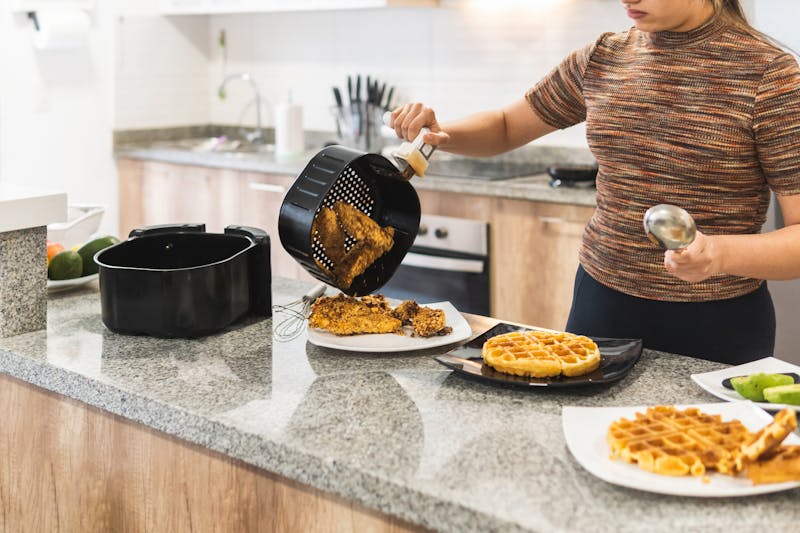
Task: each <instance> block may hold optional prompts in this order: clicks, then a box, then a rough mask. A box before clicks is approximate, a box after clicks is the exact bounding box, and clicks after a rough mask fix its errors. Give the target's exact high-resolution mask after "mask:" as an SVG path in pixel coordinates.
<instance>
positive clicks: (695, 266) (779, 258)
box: [664, 195, 800, 282]
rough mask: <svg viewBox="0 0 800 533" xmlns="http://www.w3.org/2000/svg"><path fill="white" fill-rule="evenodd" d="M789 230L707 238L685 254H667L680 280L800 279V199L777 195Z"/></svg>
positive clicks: (669, 267) (700, 237)
mask: <svg viewBox="0 0 800 533" xmlns="http://www.w3.org/2000/svg"><path fill="white" fill-rule="evenodd" d="M777 198H778V204H779V205H780V207H781V212H782V213H783V221H784V224H785V227H783V228H781V229H778V230H775V231H770V232H768V233H760V234H754V235H703V234H701V233H698V235H697V239H695V241H694V242H693V243H692V245H691V246H689V247H688V248H686V249H685V250H683V251H682V252H681V253H675V252H672V251H668V252H666V253H665V254H664V266H665V267H666V269H667V271H668V272H670V273H671V274H673V275H675V276H677V277H678V278H680V279H682V280H684V281H689V282H698V281H703V280H704V279H706V278H708V277H710V276H714V275H717V274H729V275H732V276H742V277H748V278H756V279H766V280H783V279H795V278H800V195H792V196H781V195H777Z"/></svg>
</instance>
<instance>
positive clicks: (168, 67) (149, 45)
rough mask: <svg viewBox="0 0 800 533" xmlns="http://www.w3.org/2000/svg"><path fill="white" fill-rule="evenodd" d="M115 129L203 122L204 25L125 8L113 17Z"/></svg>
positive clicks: (198, 20)
mask: <svg viewBox="0 0 800 533" xmlns="http://www.w3.org/2000/svg"><path fill="white" fill-rule="evenodd" d="M114 29H115V32H116V61H115V64H116V70H115V80H116V87H117V94H116V108H115V113H116V118H115V127H116V128H117V129H136V128H154V127H166V126H181V125H188V124H205V123H208V121H209V118H210V113H209V101H210V99H211V95H210V94H209V93H208V90H209V89H208V88H209V50H210V42H209V37H208V36H209V21H208V17H205V16H191V17H163V16H160V15H157V14H153V13H151V12H147V11H145V12H143V13H142V12H131V11H129V10H126V11H125V12H124V14H120V15H119V16H118V17H116V19H115V28H114Z"/></svg>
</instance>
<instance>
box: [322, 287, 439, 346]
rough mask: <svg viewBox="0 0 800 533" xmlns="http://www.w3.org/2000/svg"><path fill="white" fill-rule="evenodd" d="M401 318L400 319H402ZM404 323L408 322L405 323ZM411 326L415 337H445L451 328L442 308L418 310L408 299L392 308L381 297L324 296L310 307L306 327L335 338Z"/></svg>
mask: <svg viewBox="0 0 800 533" xmlns="http://www.w3.org/2000/svg"><path fill="white" fill-rule="evenodd" d="M401 317H402V318H401ZM405 320H407V321H408V322H407V323H404V321H405ZM409 324H410V325H412V326H413V329H414V335H415V336H417V337H433V336H436V335H447V334H449V333H451V332H452V331H453V328H451V327H450V326H448V325H447V324H446V322H445V314H444V311H443V310H441V309H432V308H429V307H421V306H420V305H419V304H417V302H415V301H413V300H407V301H405V302H403V303H401V304H400V305H398V306H397V307H396V308H394V309H392V307H391V305H389V302H388V301H387V300H386V298H385V297H384V296H383V295H382V294H373V295H368V296H362V297H361V298H357V297H353V296H345V295H344V294H340V295H338V296H325V297H321V298H319V299H317V301H315V302H314V303H313V304H312V306H311V315H310V316H309V317H308V326H309V327H311V328H318V329H324V330H327V331H330V332H331V333H333V334H335V335H359V334H364V333H398V334H400V335H403V326H404V325H409Z"/></svg>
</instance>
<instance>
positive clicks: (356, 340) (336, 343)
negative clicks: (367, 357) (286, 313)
mask: <svg viewBox="0 0 800 533" xmlns="http://www.w3.org/2000/svg"><path fill="white" fill-rule="evenodd" d="M337 298H340V299H343V298H344V296H339V297H337ZM365 298H366V299H372V300H375V301H377V303H378V304H379V305H380V306H383V305H384V302H385V303H386V304H389V305H395V304H397V301H395V300H392V299H386V298H383V297H382V296H380V295H373V296H366V297H362V300H363V299H365ZM350 300H353V299H352V298H351V299H350ZM330 301H333V300H330ZM372 303H374V302H370V304H372ZM404 303H413V302H412V301H410V300H409V301H407V302H404ZM401 305H402V304H401ZM416 305H417V304H415V306H416ZM417 307H418V309H428V310H432V311H433V310H437V309H441V310H442V311H443V312H444V322H445V323H446V325H447V328H449V329H448V331H449V332H447V333H445V332H442V333H441V334H434V335H432V336H429V337H424V336H420V335H416V334H415V330H414V329H413V328H412V327H410V326H408V325H405V326H403V327H402V329H400V330H398V331H397V332H394V333H360V334H347V335H336V334H334V333H331V332H330V331H326V330H324V329H320V328H317V327H312V324H315V323H316V322H315V321H314V320H311V321H310V322H309V328H308V342H310V343H311V344H314V345H316V346H322V347H324V348H333V349H335V350H344V351H349V352H373V353H378V352H406V351H412V350H426V349H428V348H436V347H438V346H447V345H449V344H454V343H457V342H461V341H464V340H466V339H468V338H470V336H472V328H471V327H470V326H469V323H468V322H467V321H466V319H465V318H464V317H463V316H462V315H461V313H459V312H458V309H456V308H455V307H454V306H453V304H451V303H450V302H436V303H430V304H419V305H418V306H417ZM398 309H400V307H399V306H398V307H395V310H398ZM424 312H425V311H423V313H424ZM353 322H356V323H358V322H359V320H353ZM376 325H377V326H381V325H382V324H380V323H378V324H376ZM389 329H392V328H389Z"/></svg>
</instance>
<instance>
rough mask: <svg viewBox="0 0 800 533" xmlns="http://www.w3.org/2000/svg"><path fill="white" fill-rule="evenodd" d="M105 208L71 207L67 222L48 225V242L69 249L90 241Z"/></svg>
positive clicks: (98, 226) (96, 206)
mask: <svg viewBox="0 0 800 533" xmlns="http://www.w3.org/2000/svg"><path fill="white" fill-rule="evenodd" d="M104 212H105V207H103V206H99V205H70V206H69V207H68V208H67V221H66V222H55V223H52V224H48V225H47V240H48V241H52V242H58V243H61V244H63V245H64V246H65V247H66V248H67V249H69V248H72V247H73V246H75V245H76V244H81V243H85V242H87V241H88V240H90V237H91V236H92V235H94V234H95V233H96V232H97V230H98V229H100V221H101V220H102V219H103V213H104Z"/></svg>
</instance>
